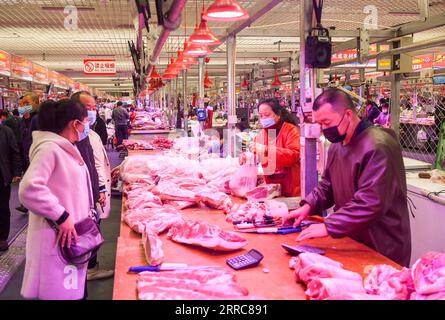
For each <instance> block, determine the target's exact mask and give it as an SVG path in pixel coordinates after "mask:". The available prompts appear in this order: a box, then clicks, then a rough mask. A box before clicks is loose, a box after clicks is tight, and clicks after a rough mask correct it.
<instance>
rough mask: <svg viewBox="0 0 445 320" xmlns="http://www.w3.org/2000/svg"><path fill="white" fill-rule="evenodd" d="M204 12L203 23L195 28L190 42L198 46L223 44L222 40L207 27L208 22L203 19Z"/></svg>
mask: <svg viewBox="0 0 445 320" xmlns="http://www.w3.org/2000/svg"><path fill="white" fill-rule="evenodd" d="M203 15H204V10H203V12H202V14H201V22H200V24H199V27H198V26H196V27H195V31H194V32H193V34H192V35H191V36H190V38H189V39H190V42H191V43H196V44H205V45H219V44H221V40H219V39H218V38H217V37H216V36H215V34H214V33H213V32H212V31H211V30H210V29H209V27H208V25H207V21H206V20H204V18H203Z"/></svg>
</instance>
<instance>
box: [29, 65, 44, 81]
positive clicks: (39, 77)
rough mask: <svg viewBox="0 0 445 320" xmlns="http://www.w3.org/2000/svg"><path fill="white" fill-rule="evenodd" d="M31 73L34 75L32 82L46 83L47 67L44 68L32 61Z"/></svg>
mask: <svg viewBox="0 0 445 320" xmlns="http://www.w3.org/2000/svg"><path fill="white" fill-rule="evenodd" d="M32 75H33V77H34V82H36V83H40V84H48V69H46V68H45V67H42V66H40V65H38V64H35V63H33V65H32Z"/></svg>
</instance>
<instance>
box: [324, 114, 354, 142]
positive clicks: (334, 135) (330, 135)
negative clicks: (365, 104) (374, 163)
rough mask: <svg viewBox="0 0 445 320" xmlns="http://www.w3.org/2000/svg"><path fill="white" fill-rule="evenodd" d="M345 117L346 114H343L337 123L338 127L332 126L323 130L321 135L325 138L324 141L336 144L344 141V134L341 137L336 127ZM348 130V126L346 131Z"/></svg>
mask: <svg viewBox="0 0 445 320" xmlns="http://www.w3.org/2000/svg"><path fill="white" fill-rule="evenodd" d="M345 115H346V113H345V114H343V117H342V118H341V120H340V122H339V123H338V125H336V126H333V127H329V128H326V129H323V135H324V136H325V137H326V139H328V140H329V142H331V143H337V142H343V141H344V140H345V138H346V133H345V134H343V135H342V134H340V132H339V131H338V126H339V125H340V123H341V122H342V121H343V118H344V117H345ZM348 128H349V124H348V127H347V128H346V130H348Z"/></svg>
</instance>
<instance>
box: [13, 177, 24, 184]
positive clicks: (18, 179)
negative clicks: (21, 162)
mask: <svg viewBox="0 0 445 320" xmlns="http://www.w3.org/2000/svg"><path fill="white" fill-rule="evenodd" d="M20 180H22V178H21V177H18V176H17V177H14V178H12V183H16V182H20Z"/></svg>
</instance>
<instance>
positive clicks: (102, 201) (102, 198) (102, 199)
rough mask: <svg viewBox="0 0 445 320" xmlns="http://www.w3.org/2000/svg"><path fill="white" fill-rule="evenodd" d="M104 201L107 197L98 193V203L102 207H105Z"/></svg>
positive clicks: (102, 193)
mask: <svg viewBox="0 0 445 320" xmlns="http://www.w3.org/2000/svg"><path fill="white" fill-rule="evenodd" d="M106 199H107V196H106V194H105V192H101V193H99V203H100V205H101V206H102V207H105V201H106Z"/></svg>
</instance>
